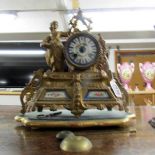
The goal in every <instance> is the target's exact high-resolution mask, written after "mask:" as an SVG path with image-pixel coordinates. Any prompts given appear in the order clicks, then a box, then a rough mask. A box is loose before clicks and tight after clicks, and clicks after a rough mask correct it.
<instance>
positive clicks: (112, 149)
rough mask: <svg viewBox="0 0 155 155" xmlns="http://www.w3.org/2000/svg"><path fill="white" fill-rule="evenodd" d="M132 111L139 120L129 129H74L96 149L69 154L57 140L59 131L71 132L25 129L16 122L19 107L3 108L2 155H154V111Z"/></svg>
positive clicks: (142, 108) (0, 115)
mask: <svg viewBox="0 0 155 155" xmlns="http://www.w3.org/2000/svg"><path fill="white" fill-rule="evenodd" d="M132 110H133V111H134V110H135V112H136V115H137V118H136V120H133V121H132V123H131V124H130V126H129V127H123V128H120V127H108V128H107V127H106V128H105V127H104V128H103V127H100V128H85V129H71V131H73V132H74V133H75V135H80V136H86V137H87V138H89V140H91V142H92V144H93V148H92V149H91V150H90V151H89V152H84V153H70V152H64V151H61V150H60V148H59V145H60V141H59V140H57V139H56V134H57V133H58V132H59V131H62V130H70V129H64V128H53V129H51V128H49V129H31V128H25V127H24V126H22V125H21V124H20V123H17V122H16V121H15V120H14V117H15V116H16V115H17V114H18V113H19V111H20V106H0V155H72V154H74V155H88V154H89V155H155V129H154V128H152V127H151V126H150V124H149V123H148V121H149V120H150V119H151V118H152V117H154V116H155V108H154V107H151V106H138V107H135V109H134V108H132ZM135 129H136V130H137V132H136V133H135V132H134V130H135Z"/></svg>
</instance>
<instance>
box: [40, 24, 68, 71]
mask: <svg viewBox="0 0 155 155" xmlns="http://www.w3.org/2000/svg"><path fill="white" fill-rule="evenodd" d="M57 29H58V22H57V21H53V22H52V23H51V24H50V31H51V33H50V35H49V36H47V37H46V38H45V39H44V40H43V42H42V43H41V44H40V45H41V47H44V48H45V49H46V50H47V51H46V54H45V59H46V62H47V64H48V65H49V66H50V67H51V68H52V71H56V72H61V71H64V53H63V48H64V47H63V44H62V42H61V40H60V38H61V37H67V36H68V32H61V31H57Z"/></svg>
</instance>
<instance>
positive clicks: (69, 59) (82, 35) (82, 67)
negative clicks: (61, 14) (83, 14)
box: [65, 32, 100, 69]
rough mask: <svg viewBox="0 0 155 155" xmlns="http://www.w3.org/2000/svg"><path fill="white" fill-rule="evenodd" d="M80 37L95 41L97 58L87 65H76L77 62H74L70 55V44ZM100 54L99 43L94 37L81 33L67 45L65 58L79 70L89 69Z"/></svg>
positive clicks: (67, 42)
mask: <svg viewBox="0 0 155 155" xmlns="http://www.w3.org/2000/svg"><path fill="white" fill-rule="evenodd" d="M79 37H85V38H89V39H90V40H91V41H93V43H94V44H95V47H96V55H95V57H94V58H93V59H92V60H91V61H90V62H88V63H87V64H79V63H76V62H75V61H73V60H72V59H71V57H70V54H69V47H70V44H71V43H72V42H73V40H75V39H76V38H79ZM99 52H100V46H99V43H98V41H97V40H96V39H95V38H94V36H92V35H91V34H89V33H85V32H80V33H77V34H74V35H72V36H71V37H70V38H69V39H68V40H67V41H66V43H65V58H66V60H67V62H69V64H71V65H73V66H74V67H75V68H77V69H87V68H89V67H91V66H92V65H94V64H95V63H96V61H97V59H98V57H99Z"/></svg>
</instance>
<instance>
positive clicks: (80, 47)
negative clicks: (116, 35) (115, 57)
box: [65, 33, 99, 69]
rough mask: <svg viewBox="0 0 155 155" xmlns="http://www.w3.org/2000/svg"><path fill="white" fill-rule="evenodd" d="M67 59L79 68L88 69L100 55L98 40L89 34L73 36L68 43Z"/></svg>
mask: <svg viewBox="0 0 155 155" xmlns="http://www.w3.org/2000/svg"><path fill="white" fill-rule="evenodd" d="M65 54H66V59H67V61H69V62H70V63H71V64H72V65H73V66H75V67H77V68H81V69H82V68H83V69H84V68H88V67H90V66H91V65H93V64H94V63H95V61H96V59H97V57H98V54H99V45H98V42H97V40H96V39H95V38H94V37H93V36H92V35H90V34H88V33H78V34H75V35H73V36H72V37H71V38H69V40H68V41H67V43H66V50H65Z"/></svg>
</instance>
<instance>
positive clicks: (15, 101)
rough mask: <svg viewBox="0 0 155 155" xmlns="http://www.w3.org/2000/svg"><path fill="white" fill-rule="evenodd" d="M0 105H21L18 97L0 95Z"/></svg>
mask: <svg viewBox="0 0 155 155" xmlns="http://www.w3.org/2000/svg"><path fill="white" fill-rule="evenodd" d="M0 105H21V103H20V98H19V95H0Z"/></svg>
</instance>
